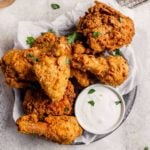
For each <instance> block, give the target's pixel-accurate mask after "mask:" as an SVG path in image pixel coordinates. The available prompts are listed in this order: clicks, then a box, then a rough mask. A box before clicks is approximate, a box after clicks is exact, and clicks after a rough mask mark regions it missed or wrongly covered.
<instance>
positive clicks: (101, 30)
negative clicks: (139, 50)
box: [77, 2, 135, 54]
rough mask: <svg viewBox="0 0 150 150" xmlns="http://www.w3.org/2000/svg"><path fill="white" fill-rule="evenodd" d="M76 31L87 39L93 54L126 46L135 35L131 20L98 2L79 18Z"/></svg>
mask: <svg viewBox="0 0 150 150" xmlns="http://www.w3.org/2000/svg"><path fill="white" fill-rule="evenodd" d="M77 31H78V32H79V33H82V34H83V35H84V36H85V37H87V43H88V45H89V46H90V48H91V50H92V52H93V54H95V53H99V52H102V51H104V50H105V49H108V50H115V49H117V48H120V47H122V46H124V45H128V44H130V42H131V41H132V37H133V35H134V33H135V29H134V24H133V21H132V19H131V18H129V17H127V16H125V15H123V14H121V13H120V12H119V11H117V10H115V9H113V8H111V7H110V6H108V5H106V4H104V3H100V2H96V4H95V6H93V7H91V8H89V10H88V12H87V13H86V14H85V16H83V17H81V18H80V21H79V23H78V25H77Z"/></svg>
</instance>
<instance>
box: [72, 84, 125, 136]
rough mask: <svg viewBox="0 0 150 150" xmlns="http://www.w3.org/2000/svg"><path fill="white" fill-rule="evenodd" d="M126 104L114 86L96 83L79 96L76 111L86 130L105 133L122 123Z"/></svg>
mask: <svg viewBox="0 0 150 150" xmlns="http://www.w3.org/2000/svg"><path fill="white" fill-rule="evenodd" d="M124 106H125V105H124V101H123V100H122V97H121V96H119V95H118V93H117V92H116V91H114V89H113V88H111V87H109V86H104V85H101V84H94V85H92V86H89V87H88V88H86V89H85V90H83V91H82V92H81V94H80V95H79V96H78V98H77V101H76V105H75V113H76V117H77V120H78V121H79V123H80V125H81V126H82V127H83V128H84V129H85V130H87V131H89V132H91V133H95V134H105V133H108V132H111V131H112V130H114V129H115V128H116V127H117V126H118V125H119V124H120V123H121V121H122V119H123V116H124V111H125V108H124Z"/></svg>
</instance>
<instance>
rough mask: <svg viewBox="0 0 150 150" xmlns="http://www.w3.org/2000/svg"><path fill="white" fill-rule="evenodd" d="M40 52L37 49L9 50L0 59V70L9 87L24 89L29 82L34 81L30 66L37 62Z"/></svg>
mask: <svg viewBox="0 0 150 150" xmlns="http://www.w3.org/2000/svg"><path fill="white" fill-rule="evenodd" d="M40 54H41V51H40V50H38V49H37V48H29V49H26V50H10V51H8V52H7V53H6V54H5V55H4V56H3V57H2V59H1V69H2V71H3V73H4V76H5V79H6V82H7V84H8V85H10V86H11V87H15V88H23V87H26V86H27V85H28V84H29V83H28V82H29V81H35V80H36V79H35V75H34V73H33V71H32V66H33V64H35V63H36V62H37V61H38V57H39V56H40Z"/></svg>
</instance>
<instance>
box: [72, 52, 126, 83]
mask: <svg viewBox="0 0 150 150" xmlns="http://www.w3.org/2000/svg"><path fill="white" fill-rule="evenodd" d="M72 66H73V67H74V68H77V69H80V70H82V71H90V72H91V73H93V74H94V75H96V76H97V78H98V79H99V81H100V82H102V83H104V84H108V85H112V86H117V85H120V84H121V83H123V82H124V81H125V80H126V78H127V76H128V72H129V68H128V64H127V62H126V60H125V59H124V58H123V57H122V56H107V57H98V58H96V57H95V56H94V55H86V54H82V55H75V56H74V57H73V59H72Z"/></svg>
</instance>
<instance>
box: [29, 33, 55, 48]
mask: <svg viewBox="0 0 150 150" xmlns="http://www.w3.org/2000/svg"><path fill="white" fill-rule="evenodd" d="M55 41H56V35H55V34H54V33H51V32H46V33H44V34H43V35H41V36H39V37H38V38H36V39H35V42H34V43H33V44H32V47H37V48H38V49H40V50H42V51H51V48H52V47H53V45H54V43H55Z"/></svg>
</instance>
